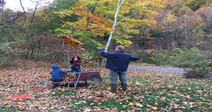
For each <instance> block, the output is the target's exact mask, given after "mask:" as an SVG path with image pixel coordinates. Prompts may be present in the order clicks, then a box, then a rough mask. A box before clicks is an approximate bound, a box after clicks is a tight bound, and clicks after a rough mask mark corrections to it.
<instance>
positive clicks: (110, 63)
mask: <svg viewBox="0 0 212 112" xmlns="http://www.w3.org/2000/svg"><path fill="white" fill-rule="evenodd" d="M99 53H100V55H101V56H103V57H106V58H107V64H106V68H108V69H110V70H113V71H127V68H128V65H129V63H130V61H136V60H137V59H138V58H137V57H135V56H132V55H130V54H128V53H125V52H124V51H116V52H108V53H107V52H105V51H104V49H103V48H101V49H100V50H99Z"/></svg>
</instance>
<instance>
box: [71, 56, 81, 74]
mask: <svg viewBox="0 0 212 112" xmlns="http://www.w3.org/2000/svg"><path fill="white" fill-rule="evenodd" d="M80 62H81V58H80V57H79V56H73V57H72V59H71V60H70V63H71V73H73V72H81V68H80Z"/></svg>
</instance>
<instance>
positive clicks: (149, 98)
mask: <svg viewBox="0 0 212 112" xmlns="http://www.w3.org/2000/svg"><path fill="white" fill-rule="evenodd" d="M29 63H33V64H23V66H18V67H11V68H8V67H7V68H1V69H0V111H47V112H48V111H49V112H51V111H62V112H63V111H99V112H101V111H176V112H182V111H186V112H189V111H212V108H211V107H212V81H206V80H191V79H190V80H188V79H184V78H182V77H183V76H182V74H177V73H168V72H158V71H151V70H138V69H129V70H128V83H129V88H128V89H129V91H128V92H127V93H126V94H124V93H123V92H122V91H121V86H120V85H119V88H118V89H119V90H118V93H117V94H114V93H111V92H110V84H109V82H110V81H109V70H107V69H105V68H104V67H83V68H82V69H83V70H85V71H90V70H101V77H102V78H103V83H102V85H101V87H98V88H93V87H89V88H86V87H78V89H77V90H75V89H74V88H73V87H71V88H66V87H59V88H57V89H55V90H51V89H50V88H51V84H47V83H39V82H38V80H48V79H49V78H50V74H49V71H50V70H51V66H48V65H47V66H45V67H40V66H39V64H38V63H34V62H29ZM62 69H65V68H62ZM69 75H71V74H69ZM22 93H29V94H30V95H31V96H33V97H34V99H32V100H3V98H6V97H10V96H15V95H19V94H22Z"/></svg>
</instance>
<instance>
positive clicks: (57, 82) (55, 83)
mask: <svg viewBox="0 0 212 112" xmlns="http://www.w3.org/2000/svg"><path fill="white" fill-rule="evenodd" d="M61 81H62V80H52V89H54V88H56V87H58V86H59V84H60V83H59V82H61Z"/></svg>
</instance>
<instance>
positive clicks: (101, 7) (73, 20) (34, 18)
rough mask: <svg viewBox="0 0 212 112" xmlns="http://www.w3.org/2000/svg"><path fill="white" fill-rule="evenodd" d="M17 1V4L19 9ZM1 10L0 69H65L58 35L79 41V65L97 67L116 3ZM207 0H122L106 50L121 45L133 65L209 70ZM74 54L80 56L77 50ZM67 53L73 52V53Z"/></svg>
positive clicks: (80, 0) (65, 0) (75, 1)
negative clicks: (36, 65) (27, 65)
mask: <svg viewBox="0 0 212 112" xmlns="http://www.w3.org/2000/svg"><path fill="white" fill-rule="evenodd" d="M21 3H22V2H21V0H20V5H21ZM38 5H39V1H37V5H36V6H35V7H34V9H33V10H29V11H26V9H25V8H24V7H23V6H22V10H21V11H15V12H14V11H12V10H10V9H4V10H3V8H2V9H1V14H0V20H1V22H0V65H1V66H16V65H17V64H18V63H19V61H20V60H35V61H43V62H42V64H43V65H45V64H46V63H61V64H63V65H67V59H66V46H63V45H62V38H61V35H63V34H67V35H72V36H73V37H74V39H77V40H79V41H81V42H83V43H84V44H85V45H84V46H83V47H84V48H85V49H86V50H85V51H83V52H80V55H81V56H82V57H83V59H84V63H85V64H86V63H88V64H94V65H96V64H99V63H100V60H101V57H100V56H99V55H98V50H97V49H96V47H103V48H105V45H106V43H107V41H108V38H109V34H110V32H111V30H112V25H113V22H114V15H115V12H116V7H117V1H113V0H54V2H53V3H52V4H50V5H48V6H45V7H43V8H38ZM211 6H212V1H211V0H126V1H124V3H123V5H122V7H121V8H120V10H119V13H118V16H117V18H118V22H119V21H121V22H119V23H118V24H117V26H116V28H115V31H114V34H113V38H112V41H111V44H110V46H109V50H110V51H113V50H114V47H115V46H116V45H119V44H121V45H124V46H125V47H126V52H129V53H131V54H133V55H135V56H137V57H138V58H139V61H137V62H138V63H150V64H157V65H169V66H177V67H184V68H195V69H198V70H200V71H211V69H212V52H211V51H212V7H211ZM78 53H79V52H78ZM71 54H72V55H73V54H76V52H74V49H72V52H71Z"/></svg>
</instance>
